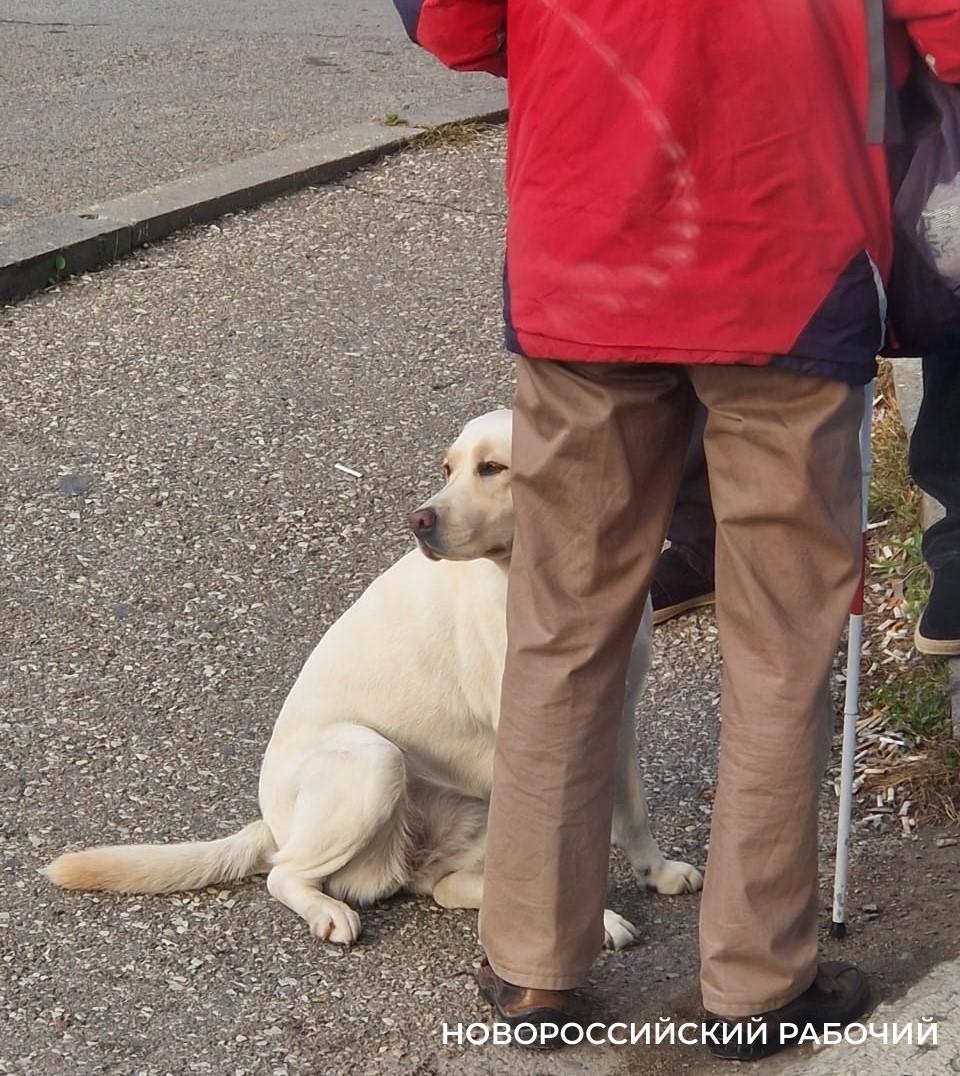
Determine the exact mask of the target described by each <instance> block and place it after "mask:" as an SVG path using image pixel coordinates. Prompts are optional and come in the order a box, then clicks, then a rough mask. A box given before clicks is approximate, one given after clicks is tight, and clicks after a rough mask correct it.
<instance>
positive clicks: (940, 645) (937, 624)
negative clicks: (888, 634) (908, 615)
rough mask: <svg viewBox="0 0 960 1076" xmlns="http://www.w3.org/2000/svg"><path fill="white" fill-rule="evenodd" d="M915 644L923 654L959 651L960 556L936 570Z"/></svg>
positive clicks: (949, 655)
mask: <svg viewBox="0 0 960 1076" xmlns="http://www.w3.org/2000/svg"><path fill="white" fill-rule="evenodd" d="M913 645H914V646H915V647H916V648H917V649H918V650H919V651H920V653H921V654H934V655H936V656H939V657H955V656H956V655H957V654H960V559H957V560H952V561H948V562H947V563H946V564H944V565H941V567H939V568H937V570H936V571H935V572H934V573H933V586H932V587H931V589H930V600H929V601H928V602H927V607H926V609H924V611H923V616H922V617H920V623H919V624H918V625H917V628H916V631H915V632H914V633H913Z"/></svg>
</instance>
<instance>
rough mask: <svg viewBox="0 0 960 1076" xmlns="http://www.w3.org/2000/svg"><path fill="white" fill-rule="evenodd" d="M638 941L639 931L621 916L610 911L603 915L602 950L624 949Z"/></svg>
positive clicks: (607, 910)
mask: <svg viewBox="0 0 960 1076" xmlns="http://www.w3.org/2000/svg"><path fill="white" fill-rule="evenodd" d="M639 941H640V931H639V930H638V929H637V928H636V927H635V926H634V925H633V923H631V922H629V920H627V919H624V918H623V916H622V915H617V913H616V912H612V911H610V909H609V908H607V909H606V911H605V912H604V913H603V947H604V949H626V948H627V947H628V946H631V945H636V944H637V942H639Z"/></svg>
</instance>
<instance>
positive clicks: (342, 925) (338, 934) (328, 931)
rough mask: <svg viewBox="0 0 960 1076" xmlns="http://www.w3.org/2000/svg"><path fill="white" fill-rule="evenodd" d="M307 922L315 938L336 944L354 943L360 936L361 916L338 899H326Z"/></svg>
mask: <svg viewBox="0 0 960 1076" xmlns="http://www.w3.org/2000/svg"><path fill="white" fill-rule="evenodd" d="M307 922H308V923H309V924H310V933H311V934H312V935H313V936H314V937H315V938H320V939H321V941H328V942H333V943H334V945H353V943H354V942H355V941H356V940H357V938H359V937H360V916H359V915H357V913H356V912H355V911H354V910H353V908H350V907H348V906H347V905H346V904H343V903H341V902H340V901H338V900H329V899H327V900H325V901H324V903H323V906H322V907H319V908H317V909H316V910H315V911H314V912H313V914H311V915H310V917H309V918H308V920H307Z"/></svg>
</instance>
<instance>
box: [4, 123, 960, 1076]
mask: <svg viewBox="0 0 960 1076" xmlns="http://www.w3.org/2000/svg"><path fill="white" fill-rule="evenodd" d="M503 157H504V145H503V138H502V132H499V131H496V132H489V133H485V134H483V135H482V136H480V137H479V138H477V139H475V140H473V141H470V142H468V143H466V144H462V145H452V146H449V145H448V146H440V147H436V148H433V149H430V150H418V151H410V152H406V153H401V154H400V155H398V156H397V157H395V158H392V159H391V160H389V161H387V162H385V163H383V164H381V165H379V166H377V167H375V168H371V169H368V170H366V171H364V172H362V173H360V174H357V175H353V176H349V177H347V178H346V179H344V180H343V181H341V182H340V183H337V184H335V185H332V186H329V187H325V188H322V189H319V190H305V191H302V192H298V193H297V194H294V195H291V196H290V197H287V198H283V199H280V200H278V201H276V202H273V203H271V204H269V205H266V206H264V207H262V208H261V209H259V210H257V211H255V212H251V213H248V214H243V215H239V216H235V217H231V218H227V219H225V220H224V221H223V222H222V224H221V225H218V226H211V227H205V228H200V229H195V230H193V231H190V232H187V233H184V234H182V235H180V236H177V237H175V238H173V239H172V240H170V241H168V242H165V243H162V244H159V245H157V246H155V247H151V248H149V249H143V250H140V251H138V252H137V253H136V254H135V255H133V256H131V257H130V258H128V259H126V260H124V261H122V262H119V263H117V264H116V265H114V266H112V267H110V268H109V269H107V270H105V271H104V272H102V273H99V274H96V275H93V276H90V277H86V278H84V277H81V278H78V279H76V280H73V281H71V282H69V283H67V284H65V285H63V286H61V287H58V288H56V289H52V290H50V291H48V292H46V293H43V294H39V295H36V296H34V297H32V298H30V299H29V300H27V301H25V302H23V303H20V304H17V305H15V306H9V307H0V461H2V467H0V564H2V568H3V570H2V571H0V658H2V660H0V744H2V750H0V1074H3V1076H6V1074H8V1073H10V1074H14V1073H16V1074H18V1076H20V1074H23V1073H29V1074H30V1076H74V1074H84V1073H91V1074H92V1073H96V1074H98V1076H99V1074H100V1073H115V1074H117V1076H130V1074H134V1073H136V1074H138V1076H139V1074H143V1076H165V1074H168V1073H169V1074H175V1076H181V1074H183V1076H190V1074H194V1073H200V1074H211V1076H261V1074H266V1076H318V1074H320V1073H323V1074H325V1076H348V1074H349V1076H356V1074H367V1073H370V1074H371V1076H373V1074H377V1076H381V1074H382V1076H401V1074H402V1076H406V1074H410V1076H444V1074H447V1073H450V1074H454V1073H456V1074H457V1076H483V1074H487V1073H500V1072H507V1073H510V1074H511V1076H573V1074H577V1076H587V1074H589V1076H614V1074H617V1076H628V1074H629V1076H653V1074H655V1076H681V1074H687V1073H696V1074H698V1076H699V1074H707V1073H711V1074H712V1073H715V1072H718V1071H723V1072H727V1068H726V1067H724V1066H720V1067H719V1068H718V1067H716V1066H713V1065H712V1064H711V1063H710V1062H709V1061H708V1060H706V1059H705V1057H704V1054H703V1053H702V1051H701V1050H700V1049H699V1048H697V1047H686V1046H672V1047H659V1048H655V1049H654V1048H644V1047H642V1046H639V1047H635V1048H632V1049H631V1048H629V1047H626V1048H623V1049H597V1048H589V1047H578V1048H576V1049H574V1050H572V1051H570V1052H569V1053H567V1052H564V1053H562V1054H560V1055H557V1056H553V1057H549V1058H541V1057H536V1056H534V1057H531V1055H530V1054H528V1053H526V1052H522V1051H511V1052H505V1050H504V1048H502V1047H501V1048H496V1047H490V1048H470V1047H466V1048H458V1047H456V1046H453V1045H444V1044H443V1042H442V1039H441V1022H442V1021H444V1020H447V1021H453V1022H456V1021H460V1020H463V1021H478V1020H484V1019H485V1018H486V1015H487V1013H486V1010H485V1009H484V1007H483V1006H482V1005H481V1004H480V1003H479V1001H478V998H477V993H476V987H475V984H474V982H473V979H472V975H471V971H472V969H473V968H474V967H475V966H476V964H477V962H478V959H479V955H480V954H479V950H478V947H477V941H476V915H475V913H473V912H468V911H455V912H445V911H442V910H440V909H439V908H437V907H435V906H434V905H433V904H432V902H431V901H429V900H425V899H423V900H421V899H411V898H407V897H401V898H398V899H395V900H391V901H388V902H385V903H384V904H382V905H380V906H377V907H375V908H371V909H368V910H366V911H365V912H364V914H363V924H364V935H363V937H362V939H361V943H360V944H359V945H357V946H356V947H355V948H354V949H352V950H350V951H348V952H345V951H343V950H341V949H338V948H336V947H332V946H325V945H323V944H321V943H319V942H318V941H317V940H316V939H314V938H312V937H311V936H310V935H309V933H308V931H307V930H306V928H305V927H304V925H303V923H302V922H301V921H300V920H298V919H297V918H296V917H295V916H294V915H293V914H292V913H290V912H288V911H287V910H286V909H284V908H283V907H281V906H280V905H278V904H277V903H276V902H275V901H273V900H272V899H271V898H270V897H269V895H268V894H267V892H266V889H265V886H264V884H263V879H262V878H257V879H250V880H249V881H247V882H244V883H242V884H239V885H231V886H229V887H214V888H211V889H209V890H205V891H202V892H198V893H194V894H183V895H174V896H160V897H122V896H116V895H109V894H107V895H96V894H88V893H63V892H60V891H57V890H55V889H53V888H52V887H51V886H50V884H49V883H48V882H46V880H45V879H44V878H42V877H41V876H40V875H39V874H38V873H37V868H39V867H40V866H41V865H43V864H44V863H46V862H48V861H49V860H50V859H51V858H52V857H53V856H55V855H56V854H58V853H59V852H61V851H63V850H64V849H67V848H78V847H82V846H84V845H89V844H91V843H95V842H104V841H107V842H114V841H145V840H153V841H173V840H182V839H185V838H191V837H195V838H204V837H215V836H220V835H223V834H226V833H229V832H232V831H233V830H235V829H236V828H237V827H239V826H240V825H243V824H245V823H246V822H248V821H250V820H251V819H252V818H254V817H256V814H257V804H256V781H257V772H258V769H259V764H260V759H261V756H262V753H263V749H264V746H265V744H266V740H267V737H268V736H269V732H270V729H271V726H272V724H273V721H274V718H275V716H276V713H277V711H278V708H279V706H280V705H281V703H282V700H283V698H284V695H285V694H286V692H287V690H288V689H289V687H290V685H291V684H292V683H293V680H294V678H295V676H296V674H297V672H298V670H299V668H300V667H301V665H302V663H303V661H304V659H305V658H306V656H307V654H308V653H309V651H310V649H311V648H312V646H313V645H314V643H315V642H316V640H317V639H318V638H319V637H320V635H321V634H322V632H323V631H324V630H325V629H326V628H327V627H328V626H329V625H330V623H331V622H332V621H333V620H334V618H335V617H336V616H337V615H339V613H340V612H341V611H342V610H343V609H344V608H346V606H347V605H348V604H349V603H350V602H351V601H352V600H354V599H355V598H356V597H357V595H358V594H359V593H360V591H361V590H362V588H363V587H364V586H365V585H366V584H367V583H368V582H369V581H370V580H372V579H373V578H374V577H375V576H376V575H377V574H378V573H379V572H381V571H382V570H383V569H384V568H385V567H386V566H387V565H388V564H390V563H391V562H392V561H393V560H394V559H395V558H396V557H398V556H399V555H400V554H402V553H403V552H405V551H406V550H407V549H408V548H409V547H410V537H409V534H408V533H407V531H406V529H405V526H404V518H405V514H406V512H407V511H408V510H409V509H410V508H411V507H412V506H414V505H416V504H417V503H419V502H420V501H421V500H422V499H423V497H424V495H425V494H426V493H427V492H429V491H431V490H433V489H434V488H435V487H436V485H437V483H438V482H439V480H440V478H439V473H440V472H439V461H440V458H441V453H442V451H443V448H444V447H445V445H446V444H447V443H448V441H449V440H450V439H451V438H452V437H453V436H454V435H455V434H456V432H457V431H458V430H459V428H460V427H461V425H462V424H463V423H464V422H465V421H466V420H467V419H469V418H470V417H472V416H474V415H476V414H479V413H481V412H483V411H486V410H488V409H490V408H492V407H495V406H500V405H503V404H505V403H508V402H509V400H510V395H511V388H512V369H511V364H510V362H509V360H508V359H507V358H506V356H505V355H504V354H503V352H502V348H501V327H500V303H499V284H500V266H501V253H502V233H503V200H502V178H501V172H502V167H503ZM338 463H339V464H343V465H346V466H347V467H349V468H350V469H352V470H353V471H355V472H358V473H359V474H360V476H361V477H359V478H357V477H354V476H353V475H351V474H348V473H344V472H343V471H341V470H339V469H337V467H336V464H338ZM397 630H403V626H402V625H397ZM656 642H657V655H656V659H655V664H654V668H653V671H652V674H651V677H650V680H649V684H648V686H647V689H646V690H645V693H644V697H643V699H642V702H641V707H640V712H639V728H640V738H641V743H642V745H643V749H642V754H643V764H644V770H645V773H646V777H647V786H648V790H649V793H650V801H651V810H652V813H653V818H654V828H655V830H656V832H657V834H658V837H659V838H660V841H661V844H662V846H663V847H664V849H665V850H668V852H669V854H671V855H672V856H674V857H676V858H682V859H686V860H688V861H692V862H694V863H698V864H700V865H702V864H703V861H704V854H705V848H706V843H707V837H708V827H709V821H710V802H711V801H710V789H711V786H712V783H713V780H714V769H715V752H716V737H717V731H718V720H717V717H718V706H717V703H718V690H719V689H718V683H719V669H720V657H719V653H718V646H717V632H716V627H715V624H714V621H713V616H712V614H711V613H709V612H707V613H704V614H702V615H697V616H689V617H684V618H682V619H681V620H679V621H676V622H673V623H671V624H668V625H665V626H664V627H663V628H660V629H658V630H657V633H656ZM824 803H825V808H826V809H825V823H824V829H823V848H822V851H823V861H822V866H823V879H824V885H823V888H822V911H823V916H822V921H823V922H826V921H827V920H828V918H829V913H828V909H829V878H830V856H831V850H832V849H831V831H832V819H831V812H832V809H833V800H832V797H831V796H829V795H826V796H825V797H824ZM894 821H895V820H894ZM899 829H900V827H899V826H895V827H893V828H891V830H890V831H889V832H874V831H873V830H869V831H866V832H864V831H862V830H861V829H859V828H858V830H857V831H856V832H857V839H856V842H855V846H854V850H853V852H854V860H853V873H852V883H853V889H852V893H851V909H852V912H853V917H852V922H851V936H850V938H849V939H848V940H847V941H846V942H844V943H843V945H842V948H841V950H840V952H841V953H842V954H843V955H844V956H845V957H847V958H848V959H856V960H862V961H863V962H864V966H865V967H866V968H867V969H868V971H869V972H870V974H871V975H872V976H874V981H875V983H876V984H877V985H878V990H879V991H880V992H881V995H882V996H886V997H889V996H890V995H891V993H892V992H895V991H896V990H897V989H900V988H902V986H903V985H904V984H905V983H908V982H910V981H912V980H913V979H915V978H917V977H918V976H919V975H921V974H922V973H923V971H924V970H926V969H927V968H928V967H930V965H931V964H933V963H936V962H937V961H939V960H942V959H944V958H945V957H946V956H950V955H955V952H956V943H955V941H954V940H953V939H954V935H955V933H956V929H955V913H954V911H953V904H952V902H953V901H955V896H954V895H953V894H955V893H956V892H958V891H960V884H958V881H957V879H958V877H960V872H958V869H957V863H956V860H957V858H958V857H957V856H955V855H954V853H955V852H957V851H960V849H954V848H946V849H944V850H942V851H940V850H937V849H935V848H933V849H931V848H929V847H928V848H927V849H926V850H924V842H925V841H926V842H927V844H928V845H932V840H931V839H930V838H931V837H932V836H933V834H932V833H931V834H927V833H926V831H925V834H924V836H921V837H920V838H919V839H918V840H917V841H915V842H912V841H904V840H903V839H902V838H901V837H900V836H899ZM935 832H936V831H934V833H935ZM609 903H610V906H611V907H613V908H615V909H616V910H618V911H620V912H621V913H622V914H624V915H626V916H627V917H628V918H630V919H631V920H632V921H633V922H634V923H636V924H637V925H638V926H640V927H641V928H642V930H643V933H644V938H643V942H642V944H641V945H640V946H638V947H637V948H635V949H632V950H627V951H625V952H622V953H614V954H606V955H604V956H603V957H602V958H601V959H600V960H599V961H598V963H597V965H596V968H595V972H594V974H593V976H592V978H591V981H590V982H589V984H588V985H587V993H588V994H589V995H590V997H591V999H592V1001H593V1003H594V1005H595V1006H596V1012H597V1015H598V1017H599V1018H601V1019H603V1018H606V1019H618V1020H619V1019H631V1018H632V1019H635V1020H637V1021H640V1022H644V1021H655V1020H656V1019H657V1017H658V1016H661V1015H663V1016H672V1017H682V1018H683V1019H689V1018H694V1019H696V1018H697V1017H698V1015H699V1008H698V991H697V979H696V972H697V952H696V918H697V907H698V903H699V901H698V898H697V897H696V896H687V897H676V898H669V897H659V896H656V895H648V894H645V893H642V892H639V891H638V889H637V886H636V885H635V883H634V882H633V880H632V879H631V878H630V876H629V873H628V872H627V871H626V870H625V869H624V864H623V863H622V862H621V861H620V860H619V859H618V858H616V857H615V858H614V859H613V862H612V871H611V894H610V899H609ZM865 904H869V905H871V906H873V909H874V914H872V915H871V916H870V917H868V918H867V917H864V916H863V915H862V914H861V913H860V909H861V907H862V906H864V905H865ZM826 944H827V945H828V947H829V943H826ZM891 1059H892V1063H893V1062H897V1063H898V1057H897V1055H895V1054H891ZM835 1071H839V1070H835ZM906 1071H908V1068H907V1067H905V1066H902V1067H896V1068H893V1069H890V1070H888V1071H884V1070H883V1069H881V1068H877V1069H876V1073H877V1076H899V1074H901V1073H903V1072H906ZM944 1071H946V1070H944Z"/></svg>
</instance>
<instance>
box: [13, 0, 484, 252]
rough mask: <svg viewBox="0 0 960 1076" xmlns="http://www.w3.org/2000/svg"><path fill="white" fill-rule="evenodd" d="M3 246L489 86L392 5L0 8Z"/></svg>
mask: <svg viewBox="0 0 960 1076" xmlns="http://www.w3.org/2000/svg"><path fill="white" fill-rule="evenodd" d="M0 71H2V72H3V91H2V95H0V102H2V115H0V237H2V235H3V234H4V232H5V231H10V230H12V229H14V228H17V227H18V226H20V225H21V224H23V223H24V222H25V221H27V220H30V219H32V218H36V217H39V216H46V215H48V214H51V213H54V212H60V211H65V210H72V209H79V208H82V207H84V206H86V205H89V204H91V203H93V202H96V201H102V200H104V199H107V198H111V197H115V196H118V195H122V194H128V193H131V192H133V191H137V190H140V189H142V188H145V187H150V186H153V185H154V184H156V183H160V182H164V181H166V180H170V179H176V178H178V177H180V176H183V175H191V174H193V173H195V172H198V171H201V170H203V169H206V168H209V167H212V166H214V165H219V164H224V163H227V162H229V161H232V160H235V159H237V158H239V157H245V156H248V155H250V154H253V153H258V152H262V151H264V150H270V149H274V148H276V147H277V146H281V145H284V144H286V143H289V142H299V141H303V140H305V139H307V138H309V137H311V136H312V135H316V134H320V133H325V132H328V131H331V130H339V129H340V128H343V127H346V126H349V125H351V124H354V123H361V122H366V121H368V120H371V119H379V118H381V117H383V116H384V115H385V114H386V113H389V112H400V111H402V110H403V109H404V108H405V107H408V106H411V105H414V104H423V103H424V102H432V101H435V100H436V99H437V98H439V97H446V96H455V95H458V94H461V93H468V92H471V90H474V89H480V88H488V87H491V86H494V85H496V81H495V80H494V79H492V78H489V77H485V76H481V75H469V76H467V75H457V74H454V73H452V72H448V71H445V70H443V68H442V67H441V66H440V65H439V64H438V63H437V62H436V61H435V60H433V59H432V58H431V57H429V56H427V55H425V54H424V53H422V52H421V50H419V49H417V48H415V47H414V46H413V45H411V44H410V43H409V42H408V41H407V39H406V36H405V34H404V32H403V29H402V27H401V25H400V20H399V18H398V16H397V15H396V13H395V11H394V9H393V5H392V4H391V2H390V0H322V2H320V3H318V2H316V0H285V2H284V3H280V4H264V3H261V2H259V0H218V2H217V3H216V4H211V3H206V2H204V0H165V2H164V3H161V4H145V3H142V2H141V0H4V3H3V4H2V5H0Z"/></svg>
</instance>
